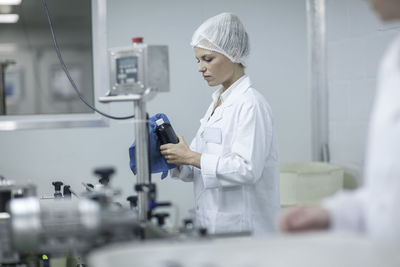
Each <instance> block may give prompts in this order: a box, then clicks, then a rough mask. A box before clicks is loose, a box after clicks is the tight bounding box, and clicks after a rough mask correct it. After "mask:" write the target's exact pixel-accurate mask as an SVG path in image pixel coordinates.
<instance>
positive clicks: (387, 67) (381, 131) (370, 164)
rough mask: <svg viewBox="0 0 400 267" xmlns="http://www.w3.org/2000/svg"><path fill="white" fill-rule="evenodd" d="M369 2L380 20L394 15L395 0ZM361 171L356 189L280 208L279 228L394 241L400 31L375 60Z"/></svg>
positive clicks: (397, 11)
mask: <svg viewBox="0 0 400 267" xmlns="http://www.w3.org/2000/svg"><path fill="white" fill-rule="evenodd" d="M372 3H373V5H374V7H375V9H376V11H377V13H378V14H379V15H380V17H381V19H382V20H383V21H390V20H394V19H400V0H372ZM364 174H365V184H364V186H363V187H361V188H359V189H358V190H356V191H353V192H340V193H339V194H337V195H336V196H334V197H332V198H329V199H327V200H325V201H324V203H323V205H321V206H319V207H300V208H295V209H291V210H289V211H287V212H285V213H284V214H283V215H282V216H281V218H280V223H279V226H280V229H281V231H283V232H298V231H305V230H318V229H319V230H321V229H334V230H340V231H343V230H345V231H352V232H359V233H364V234H366V235H367V236H369V237H372V238H378V239H381V240H385V241H394V242H397V243H399V242H400V207H399V203H400V36H399V37H398V38H397V39H396V40H395V41H394V42H393V44H392V45H391V46H390V47H389V49H388V50H387V52H386V54H385V57H384V59H383V61H382V64H381V68H380V72H379V76H378V91H377V94H376V98H375V103H374V109H373V112H372V117H371V121H370V129H369V136H368V146H367V155H366V163H365V171H364Z"/></svg>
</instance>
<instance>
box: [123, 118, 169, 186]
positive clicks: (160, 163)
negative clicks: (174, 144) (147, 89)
mask: <svg viewBox="0 0 400 267" xmlns="http://www.w3.org/2000/svg"><path fill="white" fill-rule="evenodd" d="M158 119H163V120H164V122H166V123H169V120H168V118H167V116H166V115H165V114H163V113H158V114H156V115H154V116H153V117H151V118H149V139H150V164H151V173H159V172H162V175H161V179H164V178H165V177H167V175H168V170H170V169H173V168H176V165H175V164H168V163H167V161H166V160H165V158H164V156H163V155H161V153H160V146H161V144H160V141H159V140H158V136H157V134H156V128H157V124H156V120H158ZM129 158H130V162H129V166H130V167H131V170H132V172H133V173H134V174H135V175H136V141H135V142H134V143H133V144H132V145H131V146H130V147H129Z"/></svg>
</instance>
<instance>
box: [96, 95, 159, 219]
mask: <svg viewBox="0 0 400 267" xmlns="http://www.w3.org/2000/svg"><path fill="white" fill-rule="evenodd" d="M153 96H154V93H153V92H152V91H151V89H150V88H148V89H146V90H145V91H144V93H143V94H141V95H139V94H137V95H136V94H135V95H133V94H131V95H119V96H105V97H100V98H99V100H100V102H103V103H108V102H126V101H133V105H134V115H135V119H134V122H135V138H136V177H137V185H139V186H141V187H142V190H139V191H138V210H139V220H140V222H143V223H144V222H146V221H147V220H148V217H147V215H148V210H149V207H148V203H149V196H148V193H149V192H148V190H146V188H145V187H146V186H145V185H149V184H150V182H151V181H150V175H151V174H150V162H149V131H148V129H147V118H146V101H148V100H150V99H151V98H152V97H153Z"/></svg>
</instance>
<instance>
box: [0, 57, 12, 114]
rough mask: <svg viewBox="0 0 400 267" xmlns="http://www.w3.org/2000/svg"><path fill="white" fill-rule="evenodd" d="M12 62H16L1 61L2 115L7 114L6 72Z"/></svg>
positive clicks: (0, 102) (0, 101)
mask: <svg viewBox="0 0 400 267" xmlns="http://www.w3.org/2000/svg"><path fill="white" fill-rule="evenodd" d="M11 64H15V62H14V61H11V60H6V61H3V62H0V115H6V114H7V106H6V84H5V72H6V68H7V67H8V65H11Z"/></svg>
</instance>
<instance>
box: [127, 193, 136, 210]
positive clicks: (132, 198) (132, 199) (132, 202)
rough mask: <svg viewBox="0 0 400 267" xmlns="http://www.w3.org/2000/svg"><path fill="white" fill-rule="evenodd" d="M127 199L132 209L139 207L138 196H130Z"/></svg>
mask: <svg viewBox="0 0 400 267" xmlns="http://www.w3.org/2000/svg"><path fill="white" fill-rule="evenodd" d="M126 200H128V201H129V203H130V207H131V209H132V208H136V207H137V202H138V197H137V196H129V197H127V198H126Z"/></svg>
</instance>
